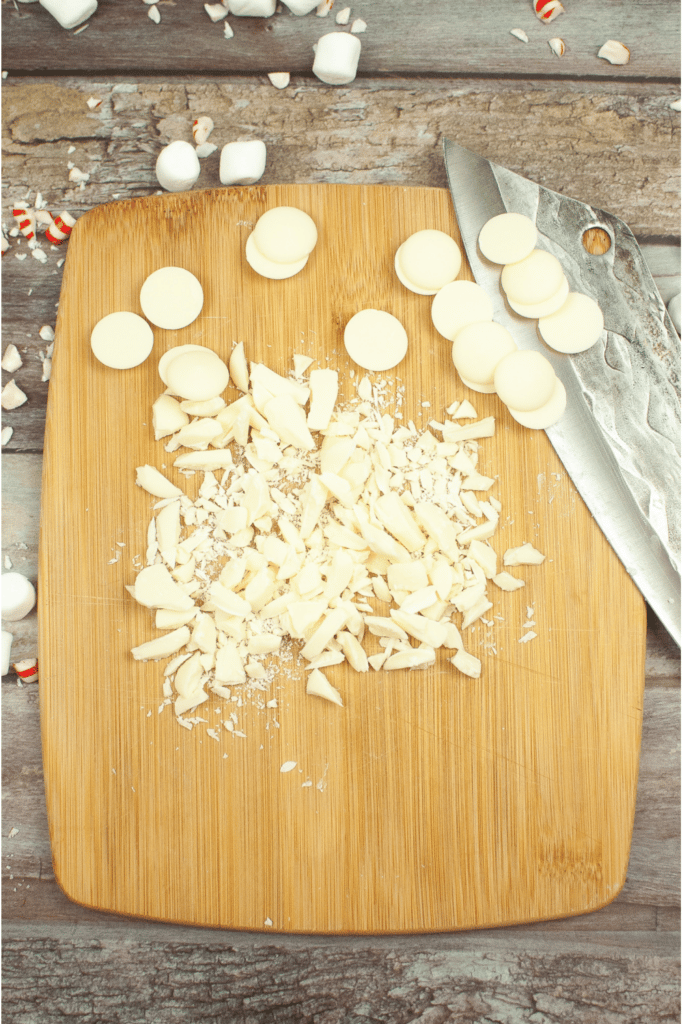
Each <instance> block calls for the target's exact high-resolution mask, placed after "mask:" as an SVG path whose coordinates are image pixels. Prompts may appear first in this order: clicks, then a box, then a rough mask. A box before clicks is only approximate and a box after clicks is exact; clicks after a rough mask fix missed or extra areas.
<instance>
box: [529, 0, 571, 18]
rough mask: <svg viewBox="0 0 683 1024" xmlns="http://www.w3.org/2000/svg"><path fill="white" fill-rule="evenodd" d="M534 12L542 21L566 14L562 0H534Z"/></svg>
mask: <svg viewBox="0 0 683 1024" xmlns="http://www.w3.org/2000/svg"><path fill="white" fill-rule="evenodd" d="M534 13H535V15H536V17H537V18H538V19H539V20H540V21H554V20H555V18H557V17H559V15H560V14H564V7H563V6H562V4H561V3H560V0H534Z"/></svg>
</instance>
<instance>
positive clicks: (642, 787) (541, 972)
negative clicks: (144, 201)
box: [2, 0, 680, 1024]
mask: <svg viewBox="0 0 683 1024" xmlns="http://www.w3.org/2000/svg"><path fill="white" fill-rule="evenodd" d="M343 6H345V0H344V2H342V0H337V2H336V9H339V8H341V7H343ZM349 6H351V11H352V19H353V18H354V17H359V16H362V17H364V18H365V20H366V21H367V23H368V29H367V32H366V33H364V35H363V36H361V40H362V46H363V51H362V57H361V63H360V66H359V76H358V78H357V80H356V81H355V82H354V83H353V84H352V85H350V86H345V87H329V86H324V85H323V84H322V83H320V82H318V81H317V80H316V79H314V78H313V77H312V76H311V74H310V65H311V60H312V51H311V46H312V44H313V42H315V39H316V38H317V37H318V35H320V34H322V33H323V32H324V31H330V30H338V26H335V25H334V23H333V22H332V20H331V18H328V19H327V21H325V20H323V19H317V18H315V16H314V15H309V16H307V17H305V18H295V17H294V16H292V15H289V14H288V13H287V12H286V11H281V12H280V13H278V14H277V15H275V16H274V17H273V18H271V19H267V21H264V20H263V19H249V18H242V19H240V18H235V17H231V18H230V22H231V24H232V25H233V27H234V30H235V38H234V39H232V40H224V39H223V36H222V27H221V25H220V24H218V25H212V24H211V22H210V21H209V19H208V17H207V16H206V14H205V13H204V11H203V4H202V2H201V0H176V2H172V0H159V10H160V12H161V16H162V21H161V24H160V25H159V26H155V25H153V24H152V22H150V21H149V20H148V19H147V17H146V10H147V9H146V7H145V5H144V4H142V2H138V0H100V7H99V11H98V13H97V15H96V16H95V17H93V18H92V19H91V21H90V23H89V27H88V29H87V30H86V31H84V32H82V33H79V34H78V35H74V34H73V33H69V32H64V31H63V30H61V29H60V28H59V27H58V26H56V23H55V22H54V21H53V19H51V18H50V16H49V15H48V14H47V12H46V11H44V10H43V9H42V8H41V7H40V5H39V4H37V3H34V4H24V3H18V4H17V5H16V7H15V5H14V3H13V2H12V0H4V2H3V5H2V28H3V51H4V53H3V66H4V67H5V68H6V69H10V75H9V77H8V78H7V79H6V80H5V81H4V82H3V170H4V174H3V201H2V220H3V223H4V225H5V227H6V228H10V227H12V225H13V223H14V222H13V220H12V217H11V207H12V205H13V203H14V202H15V201H21V200H22V199H24V198H26V197H27V196H28V199H27V201H28V202H29V204H30V203H31V202H32V201H33V200H34V199H35V195H36V192H41V193H42V195H43V197H44V198H45V200H46V201H47V205H48V207H49V209H50V210H52V212H53V213H56V212H59V210H61V209H68V210H70V211H71V212H72V213H73V214H74V215H75V216H79V215H81V214H83V213H84V212H86V211H87V210H88V209H90V208H92V207H93V206H95V205H98V204H100V203H104V202H116V199H117V198H130V197H132V196H144V195H150V194H153V193H154V192H155V191H157V189H158V185H157V182H156V179H155V176H154V163H155V160H156V156H157V154H158V152H159V151H160V149H161V147H162V146H163V145H164V144H166V143H167V142H170V141H172V140H174V139H176V138H185V139H190V137H191V135H190V126H191V121H192V119H193V118H194V117H195V116H197V115H198V114H208V115H210V116H211V117H212V118H213V119H214V121H215V123H216V128H215V130H214V133H213V135H212V139H211V141H214V142H215V143H216V145H217V146H218V147H219V148H220V147H221V146H222V145H223V144H224V143H225V142H228V141H231V140H233V139H236V138H262V139H263V140H264V141H265V142H266V145H267V148H268V162H267V168H266V173H265V175H264V177H263V179H262V181H263V182H264V183H266V184H267V183H273V182H294V181H297V182H319V181H330V182H353V183H373V182H375V183H381V184H385V183H396V184H401V185H408V186H410V185H416V186H417V185H419V186H425V185H426V186H435V187H445V185H446V178H445V173H444V169H443V165H442V161H441V154H440V143H441V138H442V136H443V135H447V136H449V137H451V138H454V139H455V140H456V141H459V142H461V143H462V144H464V145H466V146H469V147H470V148H473V149H477V150H478V151H480V152H482V153H483V154H484V155H486V156H488V157H490V158H491V159H493V160H496V161H498V162H500V163H502V164H505V165H506V166H508V167H511V168H512V169H513V170H516V171H518V172H519V173H522V174H525V175H526V176H527V177H530V178H532V179H534V180H536V181H539V182H541V183H542V184H545V185H547V186H548V187H550V188H553V189H556V190H558V191H562V192H566V193H567V194H569V195H572V196H575V197H576V198H578V199H581V200H584V201H586V202H589V203H591V204H593V205H595V206H597V207H598V208H602V209H606V210H609V211H611V212H613V213H616V214H617V215H618V216H621V217H622V218H623V219H624V220H625V221H626V222H627V223H628V224H629V225H630V226H631V227H632V228H633V230H634V232H635V233H636V235H637V237H638V239H639V240H640V241H641V244H642V245H643V248H644V252H645V254H646V258H647V259H648V262H649V263H650V266H651V269H652V271H653V273H654V275H655V278H656V280H657V283H658V286H659V288H660V291H661V292H662V295H663V296H664V298H665V300H666V301H668V300H669V299H670V298H671V297H672V295H673V294H675V292H676V291H677V290H680V188H679V182H680V113H679V112H678V111H676V110H675V109H674V108H672V106H671V104H672V103H673V102H675V101H676V100H678V99H679V98H680V83H679V81H678V74H679V71H678V68H679V61H680V31H679V20H680V9H679V5H678V4H674V3H671V2H666V3H663V4H662V3H655V2H653V0H637V2H636V0H634V2H633V3H630V4H615V3H611V2H608V3H605V4H602V5H598V4H596V3H594V2H593V0H566V3H565V7H566V9H567V11H566V14H564V15H562V16H561V18H558V19H557V20H556V21H555V22H553V23H552V25H549V26H548V25H545V26H544V25H541V24H540V23H539V22H537V20H536V19H535V17H534V15H533V13H532V10H531V3H530V0H529V2H528V0H490V2H488V0H487V3H486V4H483V5H482V4H479V5H472V4H464V3H461V2H459V0H415V2H413V3H411V4H398V3H393V2H391V3H390V2H379V0H375V2H374V3H372V2H371V0H357V2H355V3H354V2H351V0H349ZM514 27H520V28H524V29H526V31H527V32H528V34H529V37H530V42H529V44H524V43H521V42H519V41H518V40H516V39H514V38H513V37H512V36H510V35H509V30H510V29H511V28H514ZM346 30H348V29H346ZM553 35H559V36H561V37H562V38H564V39H565V41H566V42H567V47H568V49H567V54H566V55H565V57H564V58H562V59H558V58H555V57H553V56H552V54H551V53H550V50H549V48H548V46H547V39H548V38H550V37H551V36H553ZM607 38H614V39H620V40H621V41H623V42H624V43H625V44H626V45H627V46H630V47H631V49H632V53H633V56H632V60H631V63H630V64H629V65H626V66H625V67H624V68H615V67H613V66H611V65H609V64H607V63H606V62H604V61H601V60H598V59H597V58H596V56H595V53H596V52H597V48H598V47H599V45H601V43H602V42H604V41H605V39H607ZM285 58H286V60H285ZM273 70H289V71H291V72H292V82H291V84H290V86H289V87H288V88H287V89H285V90H283V91H281V92H280V91H277V90H275V89H274V88H273V87H272V86H271V85H270V83H269V82H268V79H267V78H266V72H268V71H273ZM41 72H45V74H44V75H43V74H40V73H41ZM147 73H149V74H147ZM90 96H96V97H98V98H100V99H101V100H102V105H101V107H100V108H99V109H98V110H96V111H91V110H90V109H89V108H88V106H87V103H86V101H87V99H88V98H89V97H90ZM71 147H73V149H72V148H71ZM69 161H72V162H73V163H74V164H76V165H77V166H78V167H79V168H81V169H82V170H84V171H86V172H87V173H89V174H90V178H89V180H88V181H87V183H86V185H85V187H84V188H83V189H80V188H79V187H77V186H74V185H73V184H72V183H70V182H69V181H68V166H67V164H68V162H69ZM218 186H219V180H218V151H217V152H216V153H214V154H213V156H211V157H208V158H206V159H205V160H204V161H203V162H202V175H201V177H200V179H199V181H198V183H197V186H196V187H198V188H202V187H207V188H208V187H218ZM43 248H44V251H45V252H46V255H47V262H46V263H45V264H41V263H39V262H37V261H36V260H35V259H33V258H32V257H31V256H30V255H27V258H26V259H24V260H18V259H16V255H17V253H18V254H20V255H23V254H24V253H27V249H26V246H25V243H24V242H23V240H17V239H11V248H10V251H9V253H7V254H6V255H5V257H4V258H3V262H2V269H3V289H2V292H3V342H2V348H3V350H4V348H5V346H6V345H7V344H8V343H9V342H13V343H14V344H16V345H17V346H18V348H19V349H20V352H21V354H22V358H23V360H24V364H23V366H22V367H21V368H20V369H19V370H18V371H17V372H16V373H15V374H14V375H13V376H14V378H15V379H16V381H17V383H18V384H19V386H20V387H22V389H23V390H24V391H25V392H26V393H27V395H28V402H27V403H26V404H25V405H24V406H22V407H21V408H19V409H17V410H14V411H13V412H10V413H4V414H3V424H9V425H11V426H12V427H13V428H14V433H13V436H12V439H11V441H10V443H9V445H7V446H6V447H5V448H4V449H3V457H2V500H3V536H2V556H3V565H4V566H6V565H8V564H9V563H11V565H12V567H13V568H16V569H17V570H18V571H21V572H24V573H25V574H26V575H28V576H29V578H31V579H33V580H34V581H35V580H36V574H37V564H38V563H37V555H38V528H39V514H40V479H41V470H42V447H43V432H44V423H45V407H46V401H47V396H48V393H49V384H48V383H47V382H43V381H41V375H42V361H41V354H42V355H44V354H45V349H46V343H45V342H44V341H42V340H41V339H40V338H39V337H38V331H39V329H40V327H41V326H42V325H43V324H50V325H52V326H54V323H55V313H56V304H57V302H58V299H59V288H60V284H61V275H62V269H61V267H59V266H58V262H59V261H60V260H61V259H63V258H64V256H65V255H66V250H67V248H68V246H66V245H65V246H61V247H59V248H58V249H51V248H50V247H49V246H47V245H45V244H44V245H43ZM7 379H8V375H7V374H6V373H4V372H3V383H4V382H5V381H6V380H7ZM5 559H9V563H7V562H5ZM37 582H38V585H40V581H37ZM11 629H12V632H13V633H14V635H15V642H14V647H13V655H14V657H15V658H20V657H30V656H35V654H36V651H37V619H36V614H35V612H33V613H31V614H30V615H29V616H27V618H26V619H24V620H22V621H21V622H18V623H14V624H12V627H11ZM679 684H680V652H679V651H678V649H677V648H676V647H675V645H674V644H673V643H672V642H671V641H670V639H669V637H668V635H667V634H666V632H665V631H664V630H663V628H662V627H661V625H660V624H659V623H658V621H657V619H656V618H655V617H654V616H653V615H651V614H650V615H649V617H648V644H647V663H646V688H645V694H644V713H643V742H642V750H641V765H640V775H639V783H638V800H637V807H636V815H635V822H634V830H633V842H632V848H631V857H630V862H629V870H628V876H627V879H626V884H625V886H624V888H623V890H622V891H621V893H619V895H618V896H617V897H616V899H615V900H614V901H613V902H612V903H611V904H609V905H608V906H606V907H604V908H603V909H602V910H599V911H596V912H595V913H593V914H587V915H582V916H580V917H577V918H571V919H566V920H561V921H552V922H544V923H539V924H536V925H528V926H524V927H517V928H504V929H494V930H486V931H480V932H464V933H453V934H444V935H428V936H400V937H397V936H394V937H390V936H378V937H351V936H349V937H344V936H330V937H306V936H282V935H277V934H273V935H262V934H252V933H238V932H221V931H213V930H204V929H192V928H183V927H177V926H173V925H167V924H163V923H156V922H151V921H136V920H132V919H127V918H123V917H120V916H117V915H108V914H104V913H100V912H97V911H94V910H89V909H87V908H83V907H80V906H78V905H76V904H74V903H72V902H71V901H70V900H68V899H67V898H66V897H65V896H64V895H63V893H62V892H61V891H60V889H59V887H58V885H57V883H56V882H55V879H54V875H53V871H52V863H51V856H50V843H49V832H48V825H47V818H46V812H45V801H44V787H43V777H42V761H41V749H40V729H39V716H38V693H39V690H38V686H36V685H35V684H33V685H31V684H26V685H23V686H21V685H18V682H17V679H16V677H15V676H14V675H12V674H10V675H8V676H6V677H4V678H3V681H2V700H3V723H2V725H3V755H4V756H3V773H4V823H3V846H2V850H3V904H4V906H3V911H4V914H3V916H4V936H3V945H4V952H3V975H4V979H3V1013H4V1020H5V1021H6V1022H7V1024H53V1022H54V1024H57V1022H60V1024H61V1022H63V1021H65V1020H71V1019H76V1020H83V1021H84V1022H88V1024H119V1022H120V1024H143V1022H144V1024H147V1022H150V1024H197V1022H199V1021H202V1022H204V1021H207V1020H212V1019H216V1020H219V1021H223V1022H238V1024H280V1022H282V1024H288V1022H302V1024H351V1022H353V1024H361V1022H368V1021H376V1022H387V1024H417V1022H420V1024H449V1022H456V1021H457V1022H461V1021H467V1022H471V1024H488V1022H493V1021H496V1022H498V1024H526V1022H528V1024H575V1022H576V1024H650V1022H652V1024H660V1022H662V1024H673V1022H675V1021H678V1020H680V1007H679V992H680V980H679V964H678V959H679V957H678V954H679V949H680V925H679V907H680V895H679V873H680V872H679V869H680V844H679V808H680V796H679V763H680V742H679V694H680V690H679ZM10 832H11V833H12V835H11V837H10Z"/></svg>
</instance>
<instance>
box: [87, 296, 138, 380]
mask: <svg viewBox="0 0 683 1024" xmlns="http://www.w3.org/2000/svg"><path fill="white" fill-rule="evenodd" d="M90 345H91V348H92V350H93V354H94V355H95V357H96V358H97V359H99V361H100V362H101V363H104V365H105V366H111V367H112V368H113V369H114V370H129V369H130V368H131V367H132V366H139V365H140V363H144V361H145V359H146V358H147V356H148V355H149V354H150V352H151V351H152V346H153V345H154V333H153V331H152V328H151V327H150V326H149V324H148V323H147V321H146V320H143V319H142V317H141V316H138V315H137V313H128V312H125V311H123V310H121V311H120V312H118V313H109V314H108V315H107V316H103V317H102V319H101V320H98V322H97V323H96V324H95V326H94V327H93V330H92V334H91V335H90Z"/></svg>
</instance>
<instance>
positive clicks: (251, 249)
mask: <svg viewBox="0 0 683 1024" xmlns="http://www.w3.org/2000/svg"><path fill="white" fill-rule="evenodd" d="M244 255H245V257H246V260H247V263H248V264H249V266H250V267H251V269H252V270H255V271H256V273H257V274H260V275H261V277H269V278H271V280H273V281H282V280H284V279H285V278H286V277H294V275H295V274H298V273H299V271H300V270H303V269H304V267H305V266H306V264H307V263H308V256H304V258H303V259H302V260H297V261H296V263H274V262H273V260H268V259H266V257H265V256H262V255H261V253H260V252H259V251H258V249H257V248H256V246H255V244H254V232H253V231H252V233H251V234H250V235H249V237H248V238H247V242H246V245H245V247H244Z"/></svg>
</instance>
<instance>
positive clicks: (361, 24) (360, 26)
mask: <svg viewBox="0 0 683 1024" xmlns="http://www.w3.org/2000/svg"><path fill="white" fill-rule="evenodd" d="M367 27H368V23H367V22H366V21H363V19H362V18H356V20H355V21H354V22H353V24H352V25H351V31H352V32H355V33H358V32H365V30H366V28H367Z"/></svg>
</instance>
